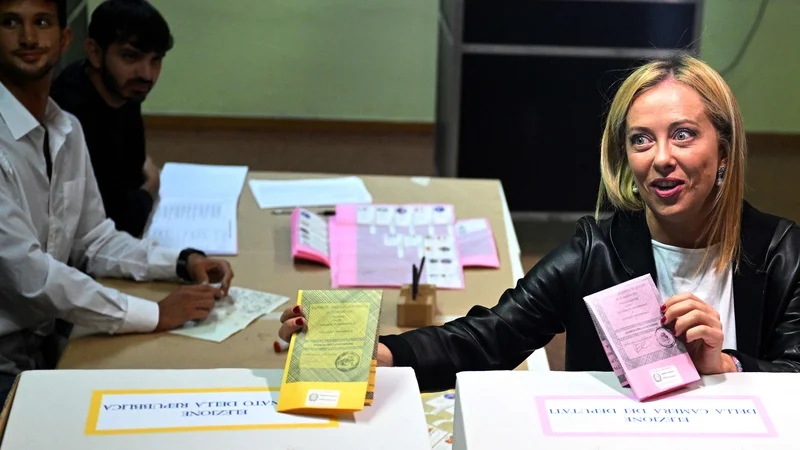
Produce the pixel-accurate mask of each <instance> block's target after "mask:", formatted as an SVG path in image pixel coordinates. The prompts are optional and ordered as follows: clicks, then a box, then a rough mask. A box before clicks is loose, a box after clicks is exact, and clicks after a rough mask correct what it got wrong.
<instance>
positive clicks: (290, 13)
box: [90, 0, 438, 121]
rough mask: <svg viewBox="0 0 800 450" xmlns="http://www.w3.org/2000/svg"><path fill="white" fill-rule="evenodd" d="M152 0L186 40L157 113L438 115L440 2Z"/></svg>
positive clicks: (169, 63) (173, 55) (150, 107)
mask: <svg viewBox="0 0 800 450" xmlns="http://www.w3.org/2000/svg"><path fill="white" fill-rule="evenodd" d="M151 1H152V3H153V5H155V6H156V7H157V8H159V10H160V11H161V13H162V14H163V15H164V16H165V17H166V19H167V20H168V21H169V23H170V27H171V28H172V30H173V34H174V35H175V40H176V45H175V48H174V49H173V50H172V51H171V52H170V53H169V54H168V56H167V58H166V59H165V61H164V69H163V72H162V75H161V79H160V81H159V82H158V85H157V86H156V88H155V90H154V91H153V94H152V95H151V97H150V98H149V99H148V100H147V102H145V104H144V109H145V111H146V112H148V113H157V114H179V115H183V114H202V115H221V116H229V115H230V116H269V117H312V118H334V119H364V120H371V119H377V120H391V121H430V120H432V117H433V110H434V95H435V91H434V90H435V86H434V79H435V73H436V66H435V63H436V23H437V16H436V14H437V3H438V2H436V1H434V0H228V1H220V0H151ZM91 3H93V5H90V6H96V5H97V4H99V3H100V2H99V1H97V0H95V1H94V2H91Z"/></svg>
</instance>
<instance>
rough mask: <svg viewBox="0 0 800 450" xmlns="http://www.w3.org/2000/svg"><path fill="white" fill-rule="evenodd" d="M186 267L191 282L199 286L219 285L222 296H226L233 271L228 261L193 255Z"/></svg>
mask: <svg viewBox="0 0 800 450" xmlns="http://www.w3.org/2000/svg"><path fill="white" fill-rule="evenodd" d="M186 265H187V271H188V272H189V275H190V276H191V277H192V281H194V282H195V283H200V284H208V283H221V286H220V289H221V290H222V294H223V295H228V289H230V287H231V280H232V279H233V270H232V269H231V265H230V264H229V263H228V261H225V260H224V259H215V258H208V257H205V256H203V255H200V254H198V253H194V254H192V255H190V256H189V259H188V260H187V261H186Z"/></svg>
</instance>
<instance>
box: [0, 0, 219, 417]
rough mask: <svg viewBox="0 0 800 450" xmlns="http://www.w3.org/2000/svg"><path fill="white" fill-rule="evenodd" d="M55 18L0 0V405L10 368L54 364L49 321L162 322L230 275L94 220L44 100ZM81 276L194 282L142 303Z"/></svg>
mask: <svg viewBox="0 0 800 450" xmlns="http://www.w3.org/2000/svg"><path fill="white" fill-rule="evenodd" d="M65 22H66V6H65V0H0V119H1V120H0V401H2V400H3V399H4V396H5V395H7V393H8V388H10V385H11V382H12V381H13V378H14V376H15V375H16V374H18V373H19V372H20V371H23V370H29V369H42V368H51V367H53V366H54V364H55V362H56V361H57V357H58V354H59V352H60V349H59V348H58V345H55V347H54V344H53V342H54V341H57V338H58V337H59V336H58V333H56V324H57V320H63V321H65V322H68V323H71V324H76V325H81V326H85V327H90V328H93V329H95V330H98V331H102V332H108V333H131V332H151V331H163V330H169V329H172V328H176V327H179V326H181V325H182V324H184V323H185V322H187V321H190V320H202V319H204V318H206V317H207V315H208V313H209V311H210V310H211V308H213V306H214V300H215V298H219V297H221V296H222V295H224V294H225V293H226V292H227V289H228V287H229V285H230V281H231V278H232V277H233V274H232V271H231V268H230V265H229V264H228V263H227V262H225V261H222V260H215V259H210V258H206V257H205V255H204V254H202V252H197V251H196V250H192V249H186V250H183V251H174V250H171V249H166V248H163V247H160V246H158V245H157V244H155V243H153V242H148V241H140V240H138V239H135V238H133V237H131V236H130V235H129V234H127V233H122V232H118V231H116V230H115V227H114V223H113V222H112V221H110V220H108V219H106V215H105V211H104V209H103V202H102V199H101V197H100V194H99V192H98V188H97V183H96V181H95V176H94V173H93V171H92V165H91V162H90V160H89V155H88V151H87V148H86V143H85V140H84V136H83V131H82V129H81V125H80V123H79V122H78V120H77V119H76V118H75V117H74V116H72V115H69V114H67V113H65V112H63V111H62V110H61V109H60V108H59V107H58V105H57V104H56V103H55V102H53V101H52V100H51V99H50V98H49V97H48V92H49V90H50V80H51V78H52V69H53V67H54V66H55V64H56V63H57V61H58V59H59V57H60V56H61V54H62V52H63V51H64V50H65V49H66V48H67V45H68V44H69V40H70V37H71V33H70V30H69V29H67V28H66V25H65ZM87 274H91V275H92V276H96V277H131V278H134V279H136V280H152V279H172V280H179V279H180V278H183V279H184V280H186V281H193V282H198V283H201V284H199V285H192V286H183V287H181V288H179V289H178V290H176V291H175V292H173V293H172V294H170V295H169V296H167V297H166V298H164V299H163V300H162V301H161V302H159V303H154V302H150V301H147V300H143V299H139V298H136V297H133V296H130V295H126V294H123V293H121V292H119V291H116V290H114V289H109V288H106V287H103V286H102V285H100V284H99V283H97V282H96V281H95V280H94V279H93V278H92V277H91V276H89V275H87ZM218 282H219V283H222V288H221V289H217V288H214V287H212V286H210V285H209V284H208V283H218ZM54 348H55V350H54Z"/></svg>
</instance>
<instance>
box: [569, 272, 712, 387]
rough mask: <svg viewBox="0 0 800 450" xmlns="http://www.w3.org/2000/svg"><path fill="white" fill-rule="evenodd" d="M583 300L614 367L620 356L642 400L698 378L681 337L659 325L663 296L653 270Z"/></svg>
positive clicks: (626, 375)
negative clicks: (652, 272)
mask: <svg viewBox="0 0 800 450" xmlns="http://www.w3.org/2000/svg"><path fill="white" fill-rule="evenodd" d="M584 301H585V302H586V305H587V307H588V308H589V310H590V313H591V315H592V318H593V320H594V321H595V326H596V327H598V333H599V335H600V337H601V340H602V341H605V342H604V346H605V345H606V342H607V344H608V347H607V351H606V353H607V354H608V356H609V361H611V363H612V367H613V366H615V365H616V364H615V360H616V362H617V363H618V364H619V366H620V367H621V369H622V372H623V375H624V379H625V380H627V382H628V384H629V385H630V387H631V389H632V390H633V393H634V394H635V395H636V397H637V398H638V399H639V400H645V399H647V398H650V397H653V396H656V395H659V394H663V393H665V392H669V391H672V390H675V389H678V388H681V387H683V386H686V385H688V384H691V383H694V382H695V381H697V380H699V379H700V375H699V374H698V373H697V369H696V368H695V367H694V363H693V362H692V359H691V358H690V357H689V353H688V352H687V351H686V346H685V344H684V343H683V341H681V340H680V339H678V338H676V337H675V336H674V335H673V334H672V331H671V330H669V329H667V328H665V327H662V326H661V301H660V295H659V293H658V289H657V288H656V285H655V283H653V279H652V278H651V277H650V275H649V274H648V275H644V276H641V277H638V278H635V279H633V280H630V281H626V282H624V283H621V284H618V285H616V286H613V287H611V288H608V289H605V290H603V291H600V292H597V293H595V294H592V295H589V296H587V297H585V298H584ZM609 348H610V350H611V352H612V353H613V354H609V352H608V349H609ZM612 356H613V358H612ZM615 372H618V370H615ZM617 375H618V376H619V375H620V374H619V373H617Z"/></svg>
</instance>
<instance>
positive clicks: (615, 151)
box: [595, 54, 747, 272]
mask: <svg viewBox="0 0 800 450" xmlns="http://www.w3.org/2000/svg"><path fill="white" fill-rule="evenodd" d="M668 79H674V80H675V81H678V82H680V83H683V84H685V85H687V86H689V87H691V88H692V89H694V90H695V91H696V92H697V93H698V94H700V97H702V99H703V102H704V103H705V108H706V114H708V117H709V119H710V120H711V123H712V124H713V125H714V128H715V129H716V131H717V135H718V137H719V150H720V157H721V158H727V160H728V163H727V165H726V171H725V181H724V182H723V183H722V185H721V186H719V187H718V188H716V189H715V190H714V192H713V193H712V195H714V196H715V198H714V203H713V206H712V209H711V211H710V214H709V217H708V218H707V221H706V222H707V226H706V228H705V230H704V231H703V234H702V236H701V238H700V240H701V241H705V242H708V243H710V244H712V243H719V253H718V258H717V260H716V262H715V264H714V265H715V268H716V270H717V272H722V271H724V270H726V269H727V268H729V267H731V264H733V265H734V268H735V270H738V267H739V257H740V256H741V242H740V229H741V216H742V201H743V197H744V169H745V160H746V157H747V143H746V141H745V134H744V127H743V125H742V114H741V112H740V111H739V106H738V104H737V103H736V99H734V97H733V93H732V92H731V90H730V88H729V87H728V85H727V84H726V83H725V80H723V79H722V77H721V76H720V75H719V74H718V73H717V72H716V71H715V70H714V69H712V68H711V67H709V66H708V65H707V64H706V63H704V62H702V61H700V60H699V59H696V58H694V57H692V56H689V55H686V54H675V55H674V56H671V57H669V58H665V59H658V60H654V61H652V62H650V63H648V64H645V65H643V66H642V67H640V68H638V69H637V70H636V71H635V72H633V73H632V74H631V75H630V76H629V77H628V78H627V79H626V80H625V81H624V82H623V83H622V85H621V86H620V88H619V90H618V91H617V93H616V95H615V96H614V100H613V102H612V103H611V108H610V110H609V112H608V118H607V120H606V126H605V130H604V131H603V140H602V142H601V145H600V191H599V193H598V196H597V209H596V212H595V217H596V218H599V217H600V213H601V211H602V209H603V208H604V207H605V206H606V205H607V204H609V203H610V204H611V205H612V206H613V207H614V208H616V209H618V210H628V211H641V210H643V209H644V207H645V205H644V202H643V201H642V199H641V198H640V197H639V196H637V195H636V194H635V193H634V192H633V182H634V179H633V173H632V172H631V168H630V165H629V164H628V157H627V152H626V145H625V144H626V139H625V135H626V131H627V130H626V119H627V116H628V110H629V109H630V107H631V105H632V104H633V102H634V101H635V100H636V99H637V98H638V96H639V95H641V94H642V93H643V92H646V91H647V90H649V89H651V88H653V87H654V86H656V85H658V84H660V83H661V82H663V81H665V80H668ZM710 256H711V255H710V254H709V252H706V254H705V256H704V259H703V264H702V265H701V267H702V266H703V265H705V263H706V262H708V258H709V257H710Z"/></svg>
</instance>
